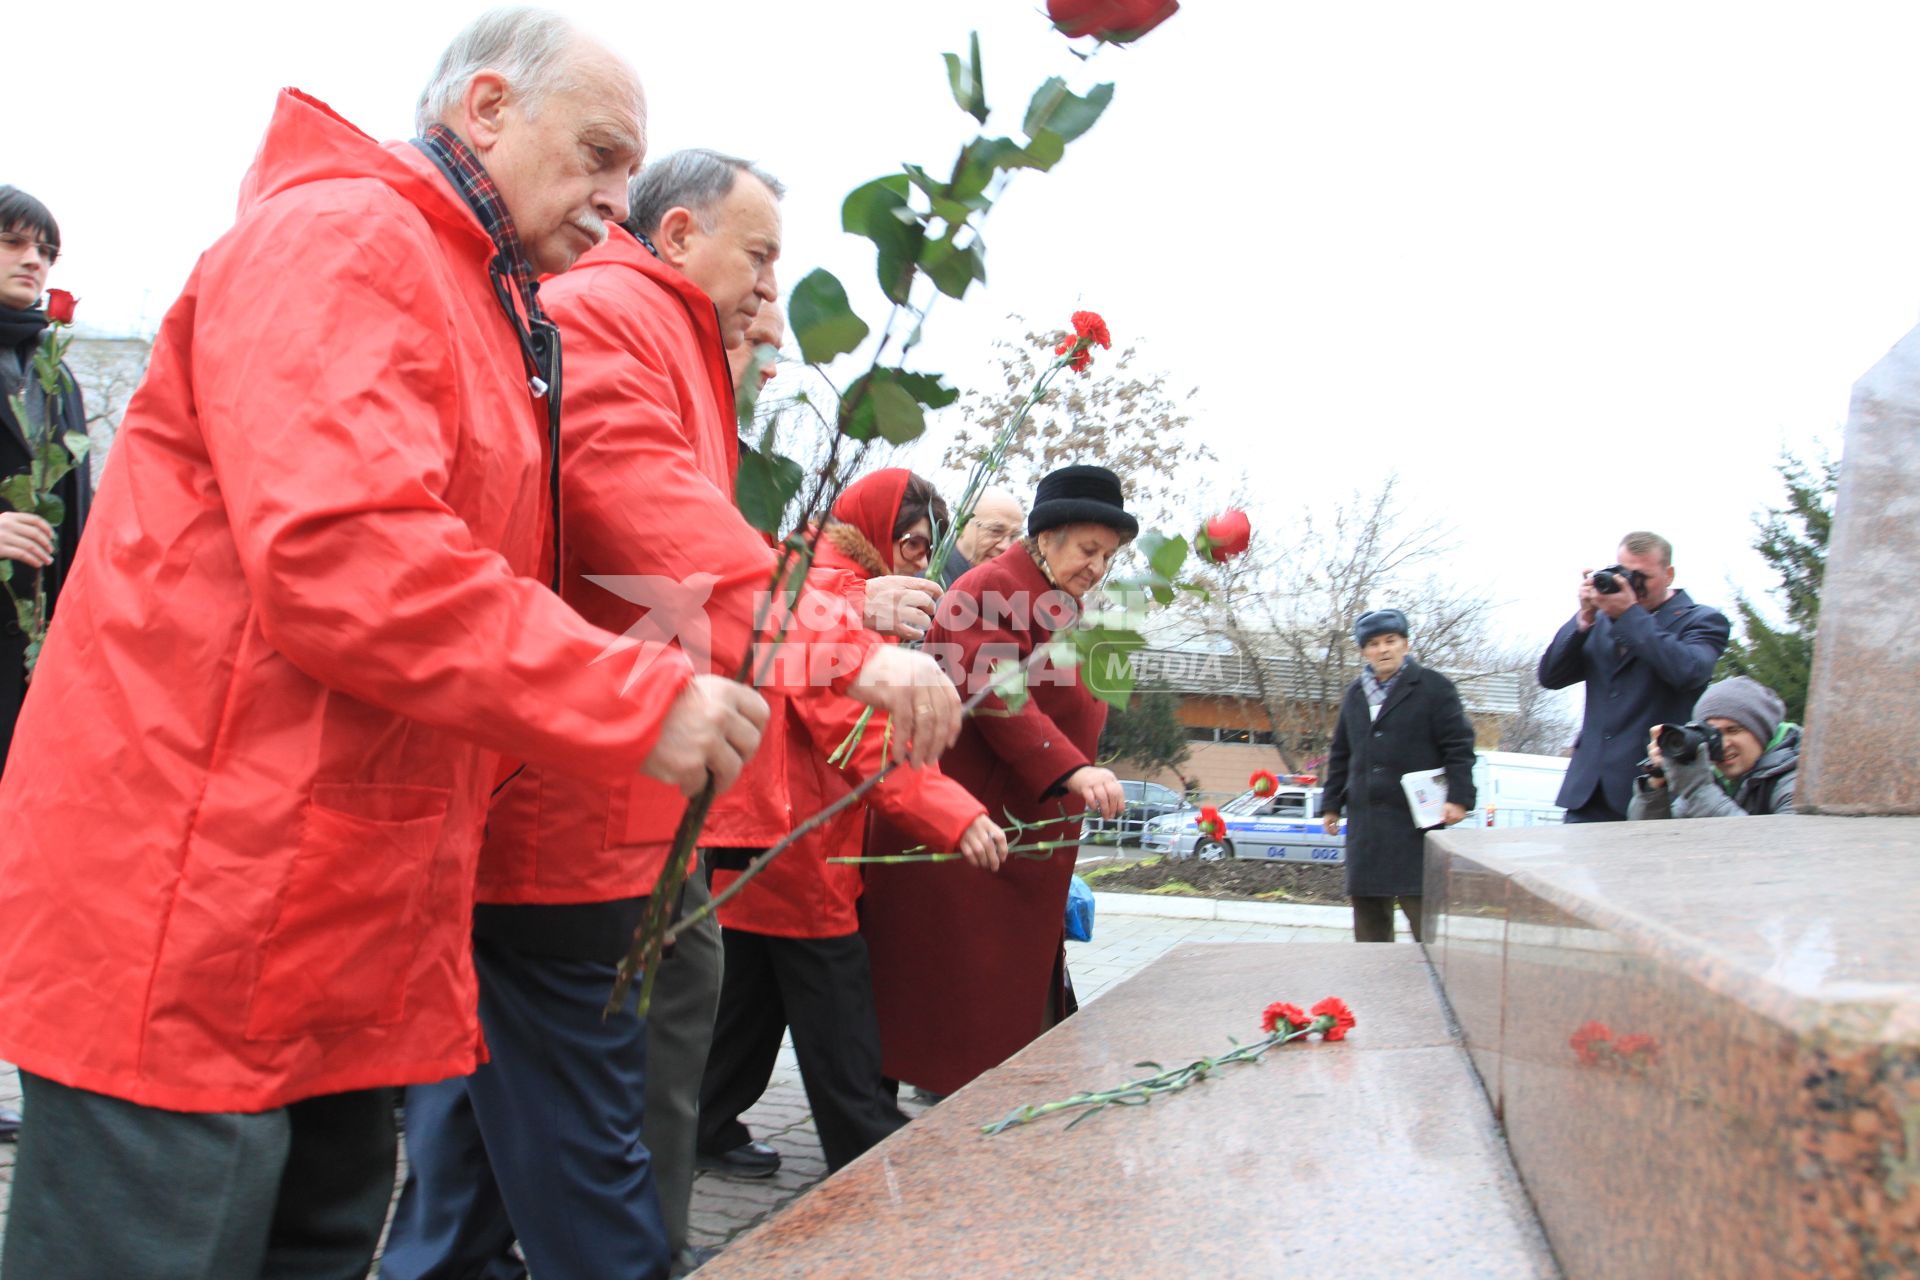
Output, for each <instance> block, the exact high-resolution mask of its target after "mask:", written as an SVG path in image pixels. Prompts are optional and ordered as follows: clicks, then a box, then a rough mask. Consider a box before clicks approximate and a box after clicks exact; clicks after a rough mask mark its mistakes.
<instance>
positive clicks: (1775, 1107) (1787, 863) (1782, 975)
mask: <svg viewBox="0 0 1920 1280" xmlns="http://www.w3.org/2000/svg"><path fill="white" fill-rule="evenodd" d="M1916 872H1920V821H1916V820H1912V819H1898V818H1852V819H1849V818H1817V817H1806V816H1802V817H1784V818H1726V819H1713V820H1700V821H1690V822H1660V823H1622V824H1606V825H1594V826H1574V827H1560V828H1528V829H1520V830H1513V831H1470V832H1462V831H1450V832H1445V833H1440V834H1437V835H1436V836H1432V837H1429V839H1428V842H1427V875H1428V894H1427V904H1426V912H1427V918H1428V919H1429V920H1430V921H1431V922H1432V925H1431V929H1432V936H1433V942H1432V943H1431V944H1430V945H1431V946H1432V947H1434V948H1435V949H1438V950H1439V951H1441V953H1442V954H1443V955H1444V957H1445V968H1444V972H1443V974H1442V981H1443V985H1444V987H1445V990H1446V992H1447V997H1448V1000H1449V1002H1450V1004H1451V1006H1452V1009H1453V1011H1454V1013H1455V1015H1456V1016H1457V1018H1458V1020H1459V1023H1460V1025H1461V1028H1462V1030H1463V1031H1464V1033H1465V1034H1466V1036H1467V1039H1468V1043H1469V1046H1470V1052H1471V1055H1472V1060H1473V1062H1474V1063H1475V1066H1476V1068H1477V1069H1478V1070H1479V1072H1480V1074H1481V1077H1482V1079H1483V1081H1484V1082H1485V1083H1486V1086H1487V1090H1488V1093H1489V1095H1490V1096H1491V1097H1492V1098H1493V1099H1494V1102H1495V1105H1496V1107H1497V1109H1498V1113H1499V1115H1500V1116H1501V1118H1502V1120H1503V1121H1504V1124H1505V1127H1506V1131H1507V1138H1508V1142H1509V1145H1510V1148H1511V1151H1512V1153H1513V1159H1514V1163H1515V1164H1516V1166H1517V1167H1518V1168H1519V1170H1520V1174H1521V1177H1522V1178H1523V1180H1524V1181H1525V1183H1526V1185H1527V1188H1528V1190H1529V1192H1530V1193H1531V1195H1532V1197H1533V1200H1534V1202H1535V1204H1536V1205H1537V1206H1538V1208H1539V1211H1540V1218H1541V1222H1542V1225H1543V1226H1544V1227H1545V1229H1546V1231H1547V1234H1548V1237H1549V1238H1550V1239H1551V1240H1552V1242H1553V1247H1554V1250H1555V1252H1556V1254H1557V1255H1558V1256H1559V1258H1560V1260H1561V1262H1562V1264H1563V1265H1564V1266H1565V1267H1566V1269H1567V1274H1568V1275H1569V1276H1574V1277H1588V1276H1595V1277H1605V1276H1621V1277H1641V1276H1662V1277H1667V1276H1671V1277H1703V1278H1704V1277H1714V1278H1718V1277H1726V1276H1740V1277H1747V1276H1788V1277H1820V1278H1821V1280H1827V1278H1828V1277H1843V1276H1867V1277H1893V1276H1917V1275H1920V932H1917V931H1916V930H1915V928H1914V920H1915V912H1916V910H1917V909H1920V888H1917V887H1916V886H1917V885H1920V875H1916Z"/></svg>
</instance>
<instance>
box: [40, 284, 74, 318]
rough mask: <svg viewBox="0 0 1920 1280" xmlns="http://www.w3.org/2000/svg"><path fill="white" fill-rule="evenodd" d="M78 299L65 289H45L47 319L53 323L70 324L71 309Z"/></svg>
mask: <svg viewBox="0 0 1920 1280" xmlns="http://www.w3.org/2000/svg"><path fill="white" fill-rule="evenodd" d="M79 301H80V299H78V298H76V297H74V296H73V295H72V294H70V293H68V292H67V291H66V290H65V289H49V290H47V319H49V320H51V321H53V322H54V323H55V324H72V323H73V309H74V307H75V306H76V305H78V303H79Z"/></svg>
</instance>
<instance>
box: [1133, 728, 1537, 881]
mask: <svg viewBox="0 0 1920 1280" xmlns="http://www.w3.org/2000/svg"><path fill="white" fill-rule="evenodd" d="M1566 772H1567V761H1566V758H1565V757H1563V756H1535V755H1523V754H1520V753H1517V752H1512V751H1483V752H1481V753H1480V754H1479V756H1478V757H1476V758H1475V760H1474V762H1473V784H1474V789H1475V791H1477V792H1478V793H1479V794H1478V803H1477V804H1476V805H1475V807H1474V808H1473V809H1472V810H1471V811H1470V812H1468V814H1467V816H1466V819H1465V821H1464V822H1462V823H1460V824H1459V825H1461V826H1473V827H1531V826H1541V825H1548V824H1555V823H1558V822H1560V820H1561V818H1562V816H1563V815H1564V812H1565V811H1564V810H1562V809H1561V808H1560V807H1559V806H1558V805H1556V804H1554V803H1553V800H1554V797H1555V796H1556V795H1558V794H1559V791H1560V783H1561V781H1562V779H1563V778H1564V777H1565V776H1566ZM1318 782H1319V779H1317V778H1315V777H1314V776H1313V775H1311V774H1296V775H1293V776H1291V777H1283V778H1281V779H1280V789H1279V790H1278V791H1275V792H1274V793H1273V794H1272V795H1271V796H1267V797H1265V798H1264V799H1263V798H1262V797H1260V796H1257V795H1255V794H1254V793H1253V792H1252V791H1243V792H1241V793H1240V794H1239V795H1237V796H1235V797H1234V798H1233V799H1231V800H1229V801H1227V802H1226V803H1225V804H1223V805H1221V806H1219V808H1220V817H1221V818H1222V819H1223V820H1224V821H1225V822H1226V824H1227V830H1226V834H1225V835H1224V836H1221V837H1217V838H1216V837H1210V836H1205V835H1202V834H1201V832H1200V828H1199V827H1198V825H1196V824H1197V823H1198V820H1199V817H1200V809H1201V806H1199V805H1196V804H1189V805H1186V806H1184V807H1183V808H1181V809H1180V810H1179V811H1178V812H1176V813H1170V814H1167V815H1166V816H1164V817H1160V818H1155V819H1153V820H1152V821H1150V822H1149V823H1147V829H1146V833H1145V834H1144V835H1143V836H1141V838H1140V845H1141V848H1142V849H1144V850H1145V851H1146V852H1148V853H1157V854H1160V855H1162V856H1164V857H1168V858H1172V859H1174V860H1176V861H1178V860H1181V859H1185V858H1198V859H1200V861H1202V862H1217V861H1219V860H1220V859H1222V858H1272V859H1279V860H1285V861H1290V862H1328V863H1343V862H1345V861H1346V857H1347V855H1346V822H1345V821H1344V820H1342V822H1341V824H1340V834H1339V835H1333V836H1330V835H1328V834H1327V833H1326V829H1325V826H1324V824H1323V822H1322V819H1321V813H1322V810H1321V802H1320V796H1321V791H1322V788H1321V787H1320V786H1319V785H1317V784H1318Z"/></svg>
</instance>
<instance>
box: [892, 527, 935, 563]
mask: <svg viewBox="0 0 1920 1280" xmlns="http://www.w3.org/2000/svg"><path fill="white" fill-rule="evenodd" d="M893 545H894V546H896V547H898V548H900V549H901V550H902V551H904V552H906V553H907V554H908V555H909V556H911V557H912V558H913V559H915V560H918V559H919V558H920V557H921V556H924V555H926V554H927V553H928V552H929V551H932V550H933V540H932V539H931V538H929V537H927V535H926V534H924V533H910V534H908V535H907V536H906V537H904V538H895V539H894V540H893Z"/></svg>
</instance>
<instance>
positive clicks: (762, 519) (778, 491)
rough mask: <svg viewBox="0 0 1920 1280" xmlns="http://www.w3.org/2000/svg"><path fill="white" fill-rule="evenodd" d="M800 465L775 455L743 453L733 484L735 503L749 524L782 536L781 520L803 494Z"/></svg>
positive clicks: (756, 451)
mask: <svg viewBox="0 0 1920 1280" xmlns="http://www.w3.org/2000/svg"><path fill="white" fill-rule="evenodd" d="M802 477H803V473H802V472H801V470H800V464H799V463H797V462H795V461H794V460H793V459H791V458H785V457H782V456H781V455H779V454H777V453H773V452H770V451H769V452H766V453H762V452H760V451H758V450H755V449H743V450H742V451H741V453H740V470H739V472H738V473H737V474H736V476H735V478H734V482H733V500H734V503H735V505H736V506H738V507H739V508H740V514H741V515H743V516H745V517H746V519H747V523H748V524H750V525H752V526H753V527H754V528H756V529H758V530H760V532H762V533H769V534H777V533H779V532H780V517H781V515H782V514H784V513H785V511H786V509H787V504H788V503H790V502H792V501H793V498H794V495H795V494H797V493H799V492H800V482H801V479H802Z"/></svg>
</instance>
